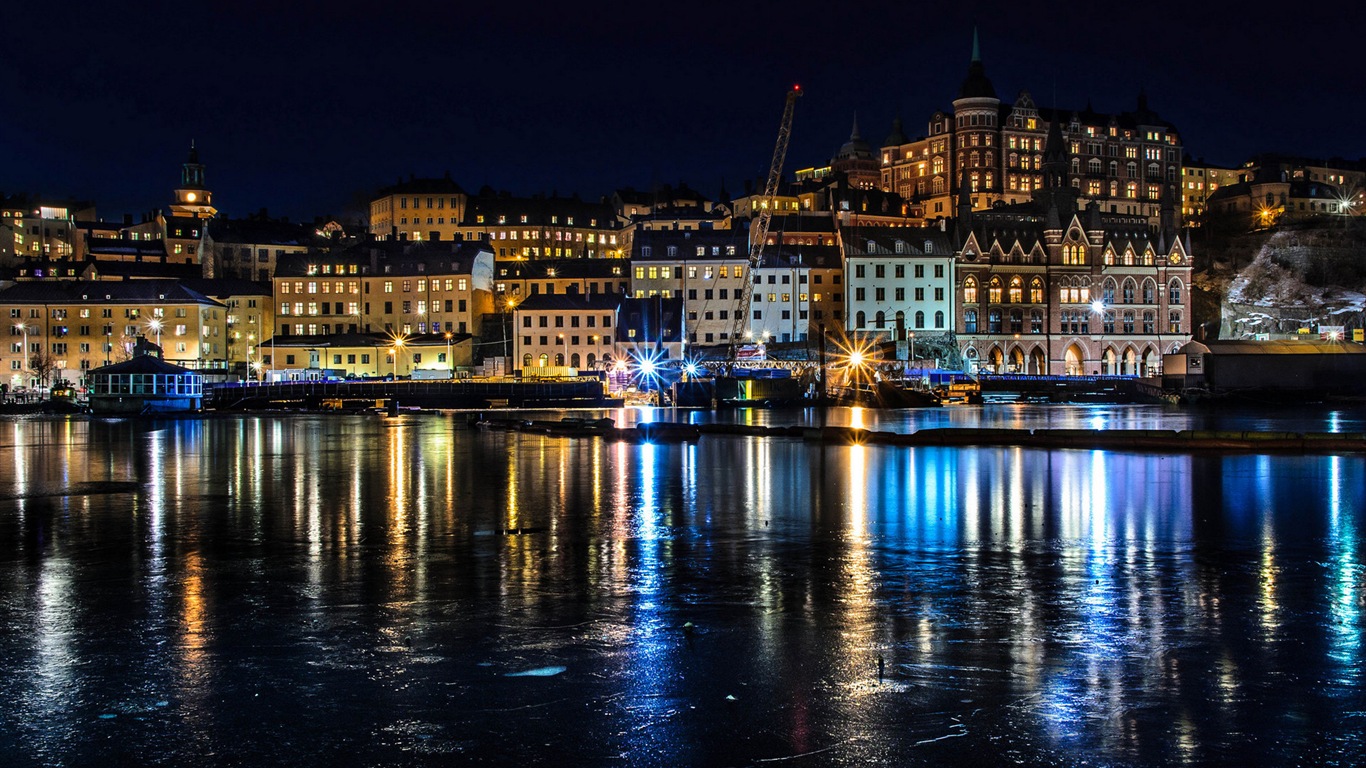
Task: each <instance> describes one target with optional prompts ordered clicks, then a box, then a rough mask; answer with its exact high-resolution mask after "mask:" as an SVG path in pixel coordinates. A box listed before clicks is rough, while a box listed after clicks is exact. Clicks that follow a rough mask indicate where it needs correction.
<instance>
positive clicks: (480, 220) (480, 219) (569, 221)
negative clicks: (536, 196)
mask: <svg viewBox="0 0 1366 768" xmlns="http://www.w3.org/2000/svg"><path fill="white" fill-rule="evenodd" d="M530 221H531V219H530V217H529V216H527V215H526V214H525V213H524V214H522V215H521V217H520V219H519V221H518V222H517V223H518V224H529V223H530ZM474 223H475V224H487V223H488V222H487V221H485V216H484V214H482V213H481V214H478V215H476V216H475V217H474ZM498 223H499V224H504V225H505V224H507V223H508V217H507V216H499V217H498ZM550 223H551V224H559V223H560V217H559V216H558V215H554V216H551V217H550ZM564 225H565V226H566V227H572V226H574V217H573V216H566V217H565V218H564ZM597 225H598V220H597V219H589V220H588V226H590V227H596V226H597ZM547 237H549V235H547Z"/></svg>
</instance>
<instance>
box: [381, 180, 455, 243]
mask: <svg viewBox="0 0 1366 768" xmlns="http://www.w3.org/2000/svg"><path fill="white" fill-rule="evenodd" d="M468 200H469V196H468V195H466V194H465V190H464V189H461V187H460V185H459V184H456V183H455V182H454V181H452V180H451V177H450V175H447V176H445V177H444V178H439V179H417V178H412V177H409V179H408V180H407V181H400V182H399V183H397V184H395V185H394V186H392V187H385V188H384V189H381V190H380V191H379V192H378V193H377V194H376V195H375V197H374V198H373V199H372V200H371V201H370V234H372V235H374V236H375V237H377V238H380V239H386V240H399V239H403V240H432V239H440V240H456V239H458V237H459V234H460V232H461V224H462V223H463V221H464V217H465V205H466V202H467V201H468ZM433 233H435V234H436V237H435V238H434V237H433Z"/></svg>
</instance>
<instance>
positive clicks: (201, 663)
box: [0, 410, 1366, 765]
mask: <svg viewBox="0 0 1366 768" xmlns="http://www.w3.org/2000/svg"><path fill="white" fill-rule="evenodd" d="M1012 413H1014V414H1015V415H1014V417H1013V418H1016V417H1017V418H1019V419H1020V420H1022V421H1024V422H1037V421H1039V420H1054V421H1056V420H1058V419H1062V418H1064V417H1062V416H1059V415H1057V414H1056V413H1055V412H1054V411H1052V410H1047V412H1030V411H1012ZM1108 413H1109V414H1110V416H1109V417H1108V418H1111V419H1113V420H1118V421H1124V422H1132V421H1135V420H1138V421H1142V420H1144V419H1148V418H1150V417H1149V416H1135V415H1134V413H1133V412H1122V411H1117V410H1112V411H1109V412H1108ZM845 415H847V416H848V418H849V420H850V421H851V422H852V421H854V420H856V419H865V418H866V419H877V418H880V417H881V414H877V413H875V412H867V413H859V414H857V415H856V414H854V413H852V412H850V413H847V414H845ZM759 416H760V417H763V418H769V417H771V414H764V413H761V414H759ZM1065 418H1071V417H1065ZM1085 418H1094V415H1091V416H1086V417H1085ZM4 428H5V432H6V435H7V438H8V440H7V444H6V445H5V446H3V447H0V540H3V541H7V542H12V545H11V546H10V547H9V549H8V550H6V551H5V554H4V555H3V556H0V611H3V618H4V619H5V620H6V625H7V626H8V627H10V628H12V629H11V631H10V632H8V633H6V634H5V635H4V636H3V638H0V666H2V667H3V668H4V669H5V670H7V674H6V675H5V676H3V678H0V698H2V699H3V700H4V701H6V702H9V703H10V704H9V706H8V707H7V710H6V712H5V714H4V715H3V719H0V754H23V755H31V756H33V758H32V759H33V761H34V763H35V764H39V763H45V762H54V761H56V760H57V759H58V756H59V755H75V756H76V758H78V759H76V760H74V762H81V760H80V759H79V758H80V757H81V756H84V757H85V758H86V759H87V760H89V759H94V757H93V756H94V755H97V754H101V755H102V754H104V753H103V752H101V750H107V749H108V748H109V744H110V743H117V744H119V745H120V746H119V747H117V749H121V750H123V752H122V755H123V757H125V758H129V759H132V760H134V761H139V760H138V758H142V759H141V762H147V761H148V759H149V756H161V757H160V758H158V759H164V760H166V761H168V762H185V761H187V760H191V759H192V758H194V757H198V756H202V755H206V754H210V753H212V754H215V755H218V756H220V758H221V761H222V762H223V763H233V762H238V763H241V762H246V763H265V762H287V761H291V760H296V761H297V760H302V761H303V762H311V761H319V760H323V761H325V760H329V759H338V760H361V761H368V762H392V763H399V764H423V763H424V762H425V761H429V760H430V761H432V762H440V759H446V760H450V759H459V757H460V756H463V757H466V758H475V757H478V758H480V759H498V760H522V761H525V760H527V759H532V758H535V757H538V756H539V757H544V756H545V755H548V754H553V755H555V756H556V757H559V758H561V759H563V760H564V761H565V762H567V763H601V762H603V761H605V760H609V759H613V758H616V757H620V756H622V755H626V756H628V758H629V760H630V761H631V762H632V763H633V764H660V765H664V764H705V763H718V762H720V763H725V764H741V763H746V762H751V761H755V760H761V759H769V758H775V757H784V756H789V755H794V754H801V753H806V752H814V751H817V750H825V751H823V752H820V753H819V754H820V759H821V760H822V761H824V762H829V763H837V764H866V763H869V762H874V763H876V762H889V763H899V764H905V763H915V762H917V761H923V762H926V763H936V764H939V763H950V764H953V763H963V764H967V763H970V762H972V760H969V759H968V756H973V759H974V760H976V759H979V758H981V756H983V755H989V756H994V757H995V758H997V759H999V760H1000V761H1005V760H1008V759H1009V760H1019V761H1023V762H1026V763H1031V762H1061V763H1064V764H1073V763H1077V762H1081V761H1082V760H1087V759H1092V758H1093V757H1094V756H1096V755H1105V756H1106V761H1107V762H1109V763H1112V764H1117V765H1122V764H1146V763H1153V762H1187V763H1193V764H1194V763H1203V762H1211V761H1213V762H1228V761H1236V760H1238V759H1245V760H1253V761H1271V762H1276V763H1289V762H1296V761H1304V760H1311V759H1312V760H1314V761H1329V760H1332V759H1338V760H1339V761H1341V762H1349V763H1350V762H1352V761H1353V758H1357V757H1360V756H1361V755H1362V751H1363V742H1362V737H1361V736H1360V733H1361V729H1360V727H1359V726H1360V722H1361V719H1360V718H1361V717H1362V716H1363V714H1362V713H1363V710H1366V697H1363V690H1362V679H1361V664H1362V661H1363V659H1362V647H1361V634H1362V632H1363V630H1366V628H1364V627H1363V626H1362V617H1361V608H1362V600H1363V591H1364V590H1366V574H1364V573H1363V561H1362V551H1361V548H1362V541H1361V531H1362V528H1361V525H1362V515H1363V494H1364V493H1366V490H1364V489H1366V467H1364V463H1363V459H1362V458H1361V457H1358V456H1326V457H1319V456H1308V457H1297V456H1275V457H1271V456H1230V457H1216V456H1200V457H1191V456H1178V455H1160V456H1151V455H1143V454H1125V453H1112V452H1103V451H1032V450H1023V449H1019V448H992V449H982V450H971V449H951V448H916V449H912V448H905V447H878V446H816V445H810V444H806V443H803V442H801V441H798V440H786V439H769V440H764V439H756V438H713V437H704V438H703V439H702V441H701V442H699V443H697V444H695V445H628V444H624V443H620V444H610V443H603V442H599V441H597V440H580V441H573V440H567V439H562V438H550V437H541V436H536V435H526V434H501V433H482V432H473V431H468V430H465V429H463V428H460V427H459V425H458V422H456V421H455V420H452V419H445V418H432V417H428V418H419V417H403V418H399V419H387V420H385V419H370V418H350V417H347V418H336V417H333V418H321V417H295V418H288V417H280V418H265V417H261V418H258V417H243V418H237V419H213V420H207V421H172V422H138V421H114V422H49V421H20V422H13V423H9V424H5V425H4ZM874 428H876V427H874ZM2 454H9V455H2ZM879 660H881V662H882V669H883V670H884V676H883V677H882V679H879V674H878V672H879ZM559 666H563V667H565V668H566V671H565V672H563V673H562V674H557V675H554V676H551V677H545V678H537V677H524V678H508V677H505V675H506V674H507V673H513V672H519V671H526V670H533V669H554V668H557V667H559ZM162 702H164V706H163V705H161V703H162ZM242 712H251V713H252V718H251V720H252V721H253V722H257V721H262V722H276V721H278V722H279V723H287V724H288V725H287V726H286V725H275V726H271V727H268V728H264V729H258V728H255V727H252V726H249V725H247V724H246V723H244V721H243V719H242V717H241V713H242ZM102 716H112V717H103V718H102ZM510 717H512V718H515V722H516V723H517V729H518V734H519V738H518V739H517V740H516V741H511V742H510V741H508V740H507V739H506V738H505V737H504V736H500V735H499V734H505V733H506V725H507V723H508V720H509V718H510ZM97 728H98V729H103V730H94V729H97ZM548 743H549V744H554V745H556V746H555V748H554V749H553V751H546V748H545V746H544V745H545V744H548ZM320 745H321V746H320ZM439 758H440V759H439ZM21 764H22V763H21Z"/></svg>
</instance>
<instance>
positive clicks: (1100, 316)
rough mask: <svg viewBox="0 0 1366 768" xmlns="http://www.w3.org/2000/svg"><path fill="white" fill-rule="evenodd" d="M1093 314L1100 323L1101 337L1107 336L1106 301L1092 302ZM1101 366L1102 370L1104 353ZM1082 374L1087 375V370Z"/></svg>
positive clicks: (1101, 357)
mask: <svg viewBox="0 0 1366 768" xmlns="http://www.w3.org/2000/svg"><path fill="white" fill-rule="evenodd" d="M1091 314H1093V315H1096V316H1097V322H1099V323H1100V335H1101V336H1102V337H1103V336H1104V335H1105V301H1104V299H1096V300H1095V301H1093V302H1091ZM1100 365H1101V367H1102V368H1103V367H1104V366H1105V355H1104V353H1103V352H1102V353H1101V356H1100ZM1082 373H1083V374H1085V373H1086V370H1085V369H1083V370H1082ZM1107 373H1112V371H1107Z"/></svg>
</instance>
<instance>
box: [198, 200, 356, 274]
mask: <svg viewBox="0 0 1366 768" xmlns="http://www.w3.org/2000/svg"><path fill="white" fill-rule="evenodd" d="M330 244H331V243H330V241H328V240H327V239H326V238H324V237H322V236H320V235H319V234H318V230H317V227H315V226H313V225H308V224H295V223H291V222H288V221H280V220H275V219H270V218H268V217H266V216H265V215H264V211H263V212H262V214H261V215H259V216H253V217H248V218H245V219H227V218H219V219H215V220H214V221H212V222H209V223H208V230H207V234H206V235H205V237H204V244H203V253H204V274H205V275H206V276H208V277H219V278H236V279H240V280H260V281H269V280H270V279H271V278H272V277H274V276H275V268H276V265H277V264H278V263H279V262H280V260H281V259H283V258H284V257H285V256H288V255H293V254H299V253H308V252H309V250H310V249H312V248H318V247H324V246H327V245H330Z"/></svg>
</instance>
